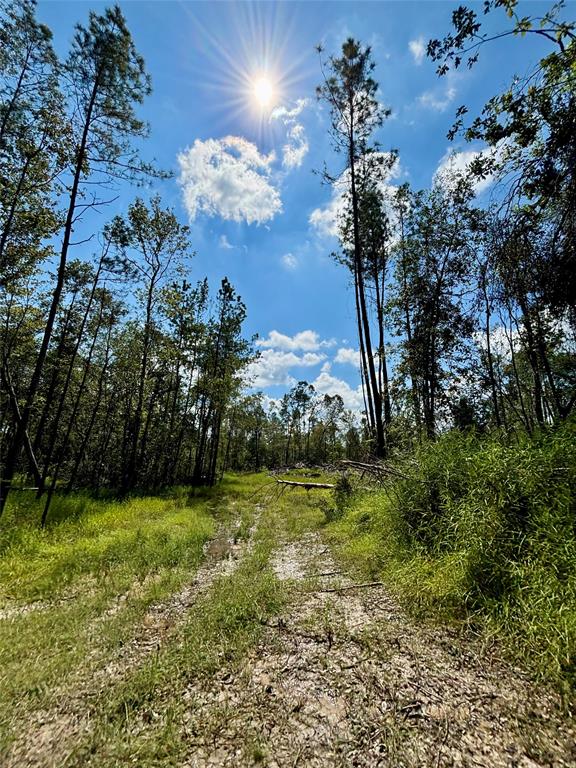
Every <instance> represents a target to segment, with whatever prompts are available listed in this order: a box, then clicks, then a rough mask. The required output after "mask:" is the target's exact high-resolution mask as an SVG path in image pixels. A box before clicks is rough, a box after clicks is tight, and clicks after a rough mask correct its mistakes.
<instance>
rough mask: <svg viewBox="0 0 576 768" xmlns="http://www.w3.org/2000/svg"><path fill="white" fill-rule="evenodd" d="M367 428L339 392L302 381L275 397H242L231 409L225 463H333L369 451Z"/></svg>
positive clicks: (241, 466) (236, 466) (244, 466)
mask: <svg viewBox="0 0 576 768" xmlns="http://www.w3.org/2000/svg"><path fill="white" fill-rule="evenodd" d="M366 448H367V446H366V436H365V430H364V429H363V428H362V427H361V425H360V424H359V423H358V419H357V417H356V416H355V415H354V414H353V413H352V412H351V411H350V410H348V409H346V408H345V406H344V401H343V400H342V397H341V396H340V395H338V394H335V395H328V394H324V395H322V394H319V393H317V392H316V390H315V389H314V387H313V385H312V384H309V383H308V382H306V381H299V382H298V383H297V384H295V385H294V386H293V387H292V388H291V389H290V390H289V391H288V392H286V393H285V394H284V395H283V396H282V397H281V398H280V399H279V400H278V401H277V402H272V403H269V404H266V403H265V402H264V399H263V397H262V395H261V394H253V395H249V396H246V397H243V398H240V399H239V400H238V401H237V402H235V403H234V405H233V406H232V407H231V409H230V410H229V412H228V419H227V440H226V448H225V451H224V458H223V466H224V467H225V468H226V469H232V470H255V471H258V470H260V469H263V468H265V467H266V468H269V469H277V468H280V467H294V466H296V465H307V466H318V465H333V464H335V463H336V462H338V461H339V460H340V459H343V458H348V459H357V458H360V457H362V456H364V455H365V453H366Z"/></svg>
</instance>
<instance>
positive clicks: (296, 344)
mask: <svg viewBox="0 0 576 768" xmlns="http://www.w3.org/2000/svg"><path fill="white" fill-rule="evenodd" d="M335 343H336V342H335V341H334V340H332V339H331V340H329V341H327V340H321V339H320V336H319V335H318V334H317V333H316V331H300V333H296V334H294V336H286V335H285V334H283V333H279V332H278V331H270V333H269V334H268V338H267V339H259V340H258V341H257V342H256V344H257V345H258V346H259V347H265V348H266V349H270V348H275V349H283V350H286V351H295V350H302V351H303V352H315V351H316V350H318V349H321V348H324V347H332V346H334V344H335Z"/></svg>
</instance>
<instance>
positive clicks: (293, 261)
mask: <svg viewBox="0 0 576 768" xmlns="http://www.w3.org/2000/svg"><path fill="white" fill-rule="evenodd" d="M281 261H282V265H283V266H284V267H285V268H286V269H289V270H294V269H298V259H297V258H296V256H294V254H293V253H285V254H284V256H282V259H281Z"/></svg>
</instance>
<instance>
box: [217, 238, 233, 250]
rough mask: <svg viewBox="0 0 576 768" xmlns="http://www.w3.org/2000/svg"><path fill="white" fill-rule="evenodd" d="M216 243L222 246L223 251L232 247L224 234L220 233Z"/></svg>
mask: <svg viewBox="0 0 576 768" xmlns="http://www.w3.org/2000/svg"><path fill="white" fill-rule="evenodd" d="M218 245H219V247H220V248H223V249H224V250H225V251H230V250H232V249H233V248H234V246H233V245H232V244H231V243H229V242H228V238H227V237H226V235H220V239H219V240H218Z"/></svg>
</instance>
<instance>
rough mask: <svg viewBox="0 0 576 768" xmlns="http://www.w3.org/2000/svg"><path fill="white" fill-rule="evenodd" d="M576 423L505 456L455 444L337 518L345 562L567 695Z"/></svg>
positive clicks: (575, 612) (430, 449)
mask: <svg viewBox="0 0 576 768" xmlns="http://www.w3.org/2000/svg"><path fill="white" fill-rule="evenodd" d="M575 437H576V435H575V427H574V425H573V424H568V425H566V426H565V427H564V428H563V429H561V430H558V431H557V432H551V433H548V434H544V435H541V436H539V437H538V438H537V439H536V440H534V441H528V440H525V441H522V442H520V443H516V444H511V445H506V444H505V443H503V442H500V441H498V440H495V439H483V440H481V439H478V438H476V437H474V436H464V435H462V434H458V433H451V434H448V435H446V436H445V437H444V438H442V439H441V440H439V441H438V442H437V443H435V444H433V445H426V446H423V447H422V448H421V449H420V450H419V451H418V452H417V453H416V455H415V456H413V457H411V459H410V460H407V461H405V462H404V463H402V464H401V465H400V469H401V471H402V472H403V473H405V475H406V476H407V478H406V479H398V480H396V481H395V482H392V483H390V484H388V485H387V487H386V490H382V491H377V492H374V493H369V494H365V495H363V496H360V497H355V498H352V499H350V500H348V506H347V507H345V508H342V507H341V508H340V510H335V509H332V510H331V516H332V517H333V518H335V519H334V520H333V522H331V523H330V525H329V526H328V531H329V534H330V535H331V536H332V537H333V539H334V541H336V542H338V543H339V548H340V551H341V553H342V556H343V557H345V558H346V559H347V560H348V561H349V563H350V564H351V565H353V566H354V567H356V568H357V569H359V570H360V571H363V572H364V573H365V574H366V575H370V576H381V577H383V578H384V579H385V580H386V581H387V582H388V583H389V584H390V585H391V586H392V587H393V589H394V590H395V591H396V592H397V594H399V595H400V596H401V597H402V598H404V600H405V603H406V605H408V606H409V607H410V608H412V609H413V610H416V611H418V612H420V613H424V614H426V615H428V616H436V617H439V618H442V619H457V620H463V621H466V622H468V623H470V624H472V625H474V626H475V627H476V628H478V629H480V630H481V631H483V632H484V633H485V634H486V636H495V637H498V638H500V640H501V641H502V642H503V644H504V645H505V646H506V648H507V649H508V652H509V653H510V654H511V655H512V656H513V657H514V658H515V659H516V660H519V661H521V662H522V663H523V664H524V665H525V666H527V667H528V668H529V669H531V670H532V672H533V673H534V674H535V675H536V676H537V677H540V678H543V679H548V680H551V681H553V682H554V683H555V684H556V685H558V686H559V687H560V688H561V689H563V690H565V691H566V692H568V691H570V690H572V691H574V689H575V687H576V522H575V521H576V439H575Z"/></svg>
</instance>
